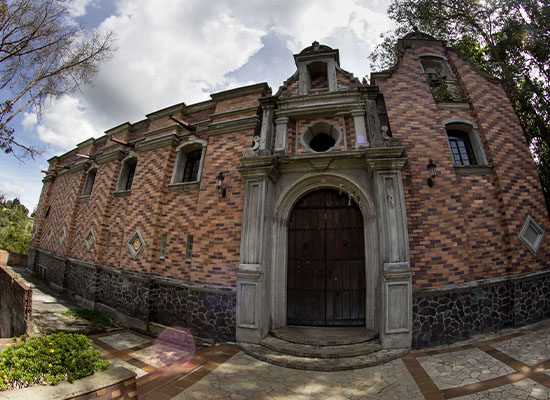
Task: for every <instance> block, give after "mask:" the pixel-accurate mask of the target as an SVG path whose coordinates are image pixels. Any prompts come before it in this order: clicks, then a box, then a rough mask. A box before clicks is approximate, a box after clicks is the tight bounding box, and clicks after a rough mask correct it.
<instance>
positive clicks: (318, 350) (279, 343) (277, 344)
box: [261, 336, 382, 358]
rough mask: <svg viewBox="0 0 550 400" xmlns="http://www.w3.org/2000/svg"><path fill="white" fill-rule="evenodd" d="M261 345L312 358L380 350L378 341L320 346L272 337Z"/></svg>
mask: <svg viewBox="0 0 550 400" xmlns="http://www.w3.org/2000/svg"><path fill="white" fill-rule="evenodd" d="M261 345H262V346H264V347H266V348H268V349H270V350H273V351H276V352H278V353H285V354H289V355H293V356H298V357H312V358H343V357H354V356H361V355H367V354H371V353H374V352H375V351H379V350H381V349H382V346H381V345H380V343H379V342H378V340H376V341H374V340H373V341H369V342H366V341H365V342H361V343H353V344H343V345H327V346H325V345H323V346H320V345H310V344H298V343H293V342H289V341H286V340H282V339H279V338H277V337H274V336H267V337H265V338H264V339H262V341H261Z"/></svg>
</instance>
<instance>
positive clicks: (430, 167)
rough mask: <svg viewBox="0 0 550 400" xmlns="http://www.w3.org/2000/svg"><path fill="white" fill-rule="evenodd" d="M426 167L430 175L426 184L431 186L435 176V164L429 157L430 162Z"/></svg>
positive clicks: (433, 183)
mask: <svg viewBox="0 0 550 400" xmlns="http://www.w3.org/2000/svg"><path fill="white" fill-rule="evenodd" d="M426 169H427V170H428V172H429V173H430V177H429V178H428V186H429V187H432V186H433V185H435V177H436V176H437V164H436V163H435V162H434V161H433V160H432V159H431V158H430V162H429V163H428V165H427V166H426Z"/></svg>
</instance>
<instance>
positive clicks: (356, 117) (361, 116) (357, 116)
mask: <svg viewBox="0 0 550 400" xmlns="http://www.w3.org/2000/svg"><path fill="white" fill-rule="evenodd" d="M351 115H352V116H353V125H354V127H355V148H356V149H362V148H364V147H369V140H368V138H367V128H366V126H365V111H364V110H354V111H352V112H351Z"/></svg>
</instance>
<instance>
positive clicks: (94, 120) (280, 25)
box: [0, 0, 393, 210]
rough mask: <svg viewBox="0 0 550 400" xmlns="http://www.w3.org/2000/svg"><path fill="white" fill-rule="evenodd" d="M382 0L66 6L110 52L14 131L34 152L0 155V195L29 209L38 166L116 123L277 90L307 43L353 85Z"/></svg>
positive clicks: (113, 1)
mask: <svg viewBox="0 0 550 400" xmlns="http://www.w3.org/2000/svg"><path fill="white" fill-rule="evenodd" d="M389 3H390V0H210V1H204V0H73V3H72V8H71V15H70V18H71V19H73V20H74V21H76V22H77V23H79V24H81V26H82V27H83V28H84V29H86V30H87V31H90V32H91V31H93V30H99V31H103V32H104V31H112V32H113V33H114V35H115V46H116V51H115V52H114V53H113V56H112V57H111V59H110V60H108V61H106V62H104V63H102V64H101V66H100V70H99V73H98V75H97V76H96V77H95V79H94V84H93V86H91V87H82V88H81V91H79V92H77V93H73V94H69V95H65V96H63V97H61V98H59V99H54V100H52V102H51V104H50V105H49V107H48V108H47V110H46V111H45V112H44V114H43V115H42V116H41V118H40V119H39V118H38V117H37V115H35V114H33V113H30V112H27V113H24V114H23V115H21V117H20V118H18V119H17V121H16V123H15V125H14V128H15V130H16V135H17V136H18V138H19V139H21V141H22V142H25V143H32V144H34V145H37V146H40V147H42V148H43V149H44V153H43V154H42V155H41V156H39V157H37V158H36V159H35V160H25V162H21V161H19V160H17V159H16V158H15V157H13V156H11V155H7V154H4V153H0V193H3V194H4V195H6V197H7V198H13V197H19V198H20V200H21V201H22V202H23V204H25V206H26V207H27V208H29V209H30V210H33V209H34V208H35V207H36V206H37V204H38V200H39V197H40V191H41V189H42V178H43V176H44V175H43V173H41V172H40V171H41V170H46V169H47V167H48V162H47V160H48V159H49V158H51V157H53V156H55V155H61V154H63V153H65V152H66V151H69V150H71V149H72V148H74V147H75V145H76V144H78V143H80V142H83V141H84V140H86V139H88V138H90V137H95V138H97V137H100V136H102V135H103V134H104V132H105V131H106V130H108V129H110V128H112V127H115V126H117V125H120V124H122V123H124V122H127V121H128V122H136V121H139V120H142V119H144V118H145V114H148V113H151V112H153V111H156V110H159V109H162V108H165V107H168V106H171V105H173V104H178V103H181V102H185V103H186V104H188V105H189V104H193V103H197V102H199V101H203V100H208V99H209V95H210V94H212V93H216V92H220V91H224V90H227V89H230V88H234V87H239V86H244V85H248V84H252V83H259V82H267V83H268V84H269V85H270V86H271V88H272V89H273V93H275V92H276V91H277V89H278V88H279V86H281V85H282V84H283V82H284V81H285V80H286V79H287V78H288V77H290V76H291V75H292V74H293V73H294V72H295V69H296V67H295V65H294V60H293V58H292V55H293V54H295V53H298V52H299V51H300V50H301V49H303V48H304V47H307V46H310V45H311V43H312V42H313V41H315V40H317V41H319V42H320V43H321V44H326V45H329V46H331V47H333V48H338V49H339V50H340V65H341V67H342V68H343V69H345V70H347V71H350V72H352V73H353V74H354V75H355V76H356V77H358V78H359V79H362V78H363V77H364V76H368V74H369V73H370V72H371V71H370V70H369V60H368V56H369V54H370V53H371V51H372V50H373V49H374V47H375V46H376V45H377V44H378V43H379V42H380V40H381V39H380V34H381V33H383V32H386V31H388V30H389V29H391V28H393V23H392V21H390V20H389V18H388V17H387V13H386V9H387V7H388V5H389Z"/></svg>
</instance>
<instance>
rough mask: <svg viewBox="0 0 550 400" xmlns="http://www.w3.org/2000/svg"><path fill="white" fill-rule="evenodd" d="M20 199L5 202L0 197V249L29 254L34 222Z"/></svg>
mask: <svg viewBox="0 0 550 400" xmlns="http://www.w3.org/2000/svg"><path fill="white" fill-rule="evenodd" d="M28 213H29V210H27V208H26V207H25V206H24V205H23V204H21V202H20V201H19V199H17V198H16V199H13V200H4V198H3V196H0V249H4V250H7V251H10V252H12V253H20V254H27V251H28V247H29V243H30V241H31V231H32V225H33V220H32V219H31V218H29V217H28Z"/></svg>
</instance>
